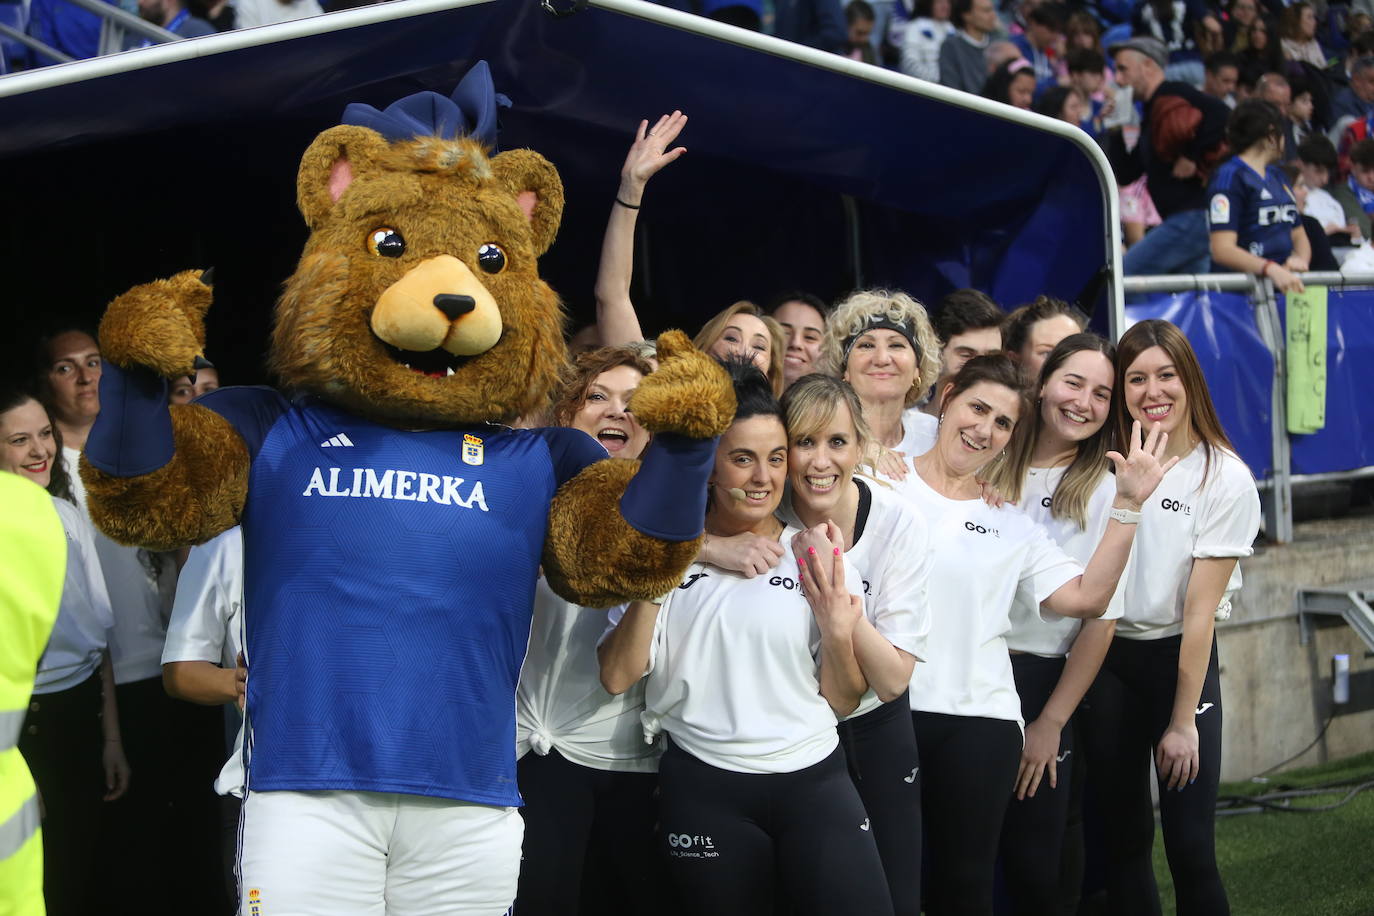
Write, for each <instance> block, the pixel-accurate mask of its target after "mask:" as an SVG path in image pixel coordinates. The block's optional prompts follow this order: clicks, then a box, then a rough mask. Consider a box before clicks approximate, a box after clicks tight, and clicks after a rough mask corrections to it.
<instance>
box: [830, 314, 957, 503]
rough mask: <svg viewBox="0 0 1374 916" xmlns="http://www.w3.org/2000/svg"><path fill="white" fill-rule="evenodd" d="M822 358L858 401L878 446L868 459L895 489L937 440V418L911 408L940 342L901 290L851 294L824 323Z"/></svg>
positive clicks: (934, 370)
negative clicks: (917, 458) (823, 356)
mask: <svg viewBox="0 0 1374 916" xmlns="http://www.w3.org/2000/svg"><path fill="white" fill-rule="evenodd" d="M824 354H825V359H826V361H827V362H828V363H829V365H830V368H831V371H832V373H833V374H835V375H838V376H840V377H841V378H843V379H844V380H845V381H846V382H848V383H849V384H850V385H851V386H852V387H853V389H854V392H855V393H856V394H857V395H858V396H859V401H860V402H861V403H862V404H863V419H864V422H865V423H867V424H868V428H869V429H870V430H871V431H872V434H873V441H874V443H875V445H876V446H880V447H881V448H875V450H874V451H873V452H871V453H870V454H868V455H867V456H865V457H866V458H868V459H870V461H871V463H873V464H874V465H875V466H876V467H877V469H878V472H879V475H880V476H881V477H883V478H884V479H886V480H888V481H890V482H892V483H893V484H894V486H896V488H897V489H898V490H899V491H900V490H901V489H902V487H903V481H905V480H906V479H907V478H908V477H909V476H910V473H911V459H912V458H914V457H916V456H917V455H920V454H922V453H924V452H926V451H928V450H929V449H930V447H931V446H932V445H933V444H934V443H935V429H936V423H935V418H934V417H933V416H930V415H928V414H924V413H922V412H921V411H920V410H919V409H918V408H917V406H916V403H917V402H918V401H919V400H920V398H921V395H922V394H923V393H924V392H925V391H926V390H927V389H929V388H930V386H931V385H933V384H934V383H935V378H936V376H937V375H939V373H940V355H939V354H940V344H939V341H938V339H937V338H936V336H935V330H934V329H933V328H932V327H931V326H930V319H929V318H927V317H926V310H925V308H924V307H922V305H921V304H920V303H919V302H917V301H916V300H915V299H913V298H911V297H910V296H908V295H907V294H906V293H900V292H889V291H887V290H860V291H859V292H856V293H853V294H851V295H850V296H849V298H847V299H845V300H844V301H843V302H841V303H840V304H839V305H837V306H836V307H835V310H834V311H833V312H831V313H830V317H829V318H827V319H826V322H825V345H824Z"/></svg>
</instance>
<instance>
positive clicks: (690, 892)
mask: <svg viewBox="0 0 1374 916" xmlns="http://www.w3.org/2000/svg"><path fill="white" fill-rule="evenodd" d="M659 785H660V787H661V790H662V800H661V811H662V821H661V826H662V836H661V840H660V848H661V849H663V850H664V852H665V853H666V854H667V856H668V869H669V872H670V873H671V875H672V877H673V882H674V886H675V889H676V891H677V894H678V896H679V897H680V899H681V900H682V902H683V905H684V909H685V910H686V911H687V912H688V913H693V914H697V913H699V914H703V916H732V914H739V916H758V914H767V913H769V912H771V911H772V908H773V892H774V888H775V887H776V886H777V885H778V883H781V886H782V887H783V888H784V889H785V890H786V892H787V894H788V898H789V903H790V909H791V911H792V912H794V913H797V914H803V916H811V914H814V916H851V914H855V913H863V914H865V916H868V914H874V916H889V914H891V913H892V903H891V901H890V900H889V899H888V891H887V884H886V883H885V882H884V880H883V867H882V862H881V860H880V859H879V858H878V848H877V846H876V844H874V842H873V833H872V830H871V823H870V821H869V819H868V815H867V814H865V813H864V807H863V803H862V802H860V801H859V794H858V792H856V791H855V790H854V785H853V783H851V782H850V780H849V774H848V773H846V772H845V763H844V754H842V753H841V752H840V749H839V748H836V749H835V750H834V752H833V753H831V755H830V756H829V757H827V758H826V759H825V760H822V761H821V762H820V763H817V764H815V765H814V766H809V767H807V768H806V769H803V770H798V771H796V772H794V773H768V774H756V773H736V772H732V771H730V770H722V769H719V768H717V767H713V766H710V765H708V764H706V763H703V762H702V761H700V760H698V759H696V758H695V757H693V756H692V755H691V754H688V753H687V752H686V751H683V750H682V749H680V748H678V747H676V746H673V745H671V744H670V745H669V748H668V750H667V751H666V752H665V753H664V755H663V759H662V760H661V761H660V763H659Z"/></svg>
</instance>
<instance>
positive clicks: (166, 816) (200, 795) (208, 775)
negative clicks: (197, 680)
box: [100, 677, 230, 916]
mask: <svg viewBox="0 0 1374 916" xmlns="http://www.w3.org/2000/svg"><path fill="white" fill-rule="evenodd" d="M115 695H116V696H117V697H118V701H119V722H120V730H121V735H122V737H123V739H124V753H125V754H126V755H127V756H128V758H129V769H130V770H131V771H132V775H131V776H130V779H129V791H128V793H127V794H126V795H125V796H124V797H123V798H121V799H119V800H118V801H115V802H111V803H109V804H107V805H105V806H104V809H103V811H102V817H101V822H102V823H101V840H100V843H101V850H102V854H101V856H100V863H101V864H102V865H103V867H104V869H105V872H106V874H105V876H104V877H103V878H102V881H103V882H104V883H103V884H102V887H103V888H104V889H105V893H106V895H107V899H109V900H111V901H115V902H114V903H113V904H111V907H112V909H111V912H114V913H123V912H139V913H147V914H150V916H156V914H163V913H166V914H172V916H180V914H183V913H219V912H223V911H224V909H225V908H226V907H227V906H228V905H230V902H229V901H226V900H224V899H223V894H224V881H223V879H222V877H221V875H222V870H221V862H220V807H219V796H217V795H215V789H214V783H215V777H216V776H218V775H219V771H220V768H221V767H222V766H223V765H224V712H223V710H222V709H221V708H220V707H218V706H200V705H198V704H194V703H188V702H185V701H183V700H176V699H173V698H172V697H170V696H168V695H167V691H166V690H164V689H163V687H162V678H160V677H153V678H147V679H145V680H141V681H132V682H130V683H127V684H120V685H119V686H118V687H116V688H115ZM150 862H151V863H156V869H157V874H158V875H159V876H160V879H159V880H157V881H149V880H147V874H148V869H149V867H150V866H149V863H150ZM129 901H137V902H136V903H129ZM126 907H127V908H126Z"/></svg>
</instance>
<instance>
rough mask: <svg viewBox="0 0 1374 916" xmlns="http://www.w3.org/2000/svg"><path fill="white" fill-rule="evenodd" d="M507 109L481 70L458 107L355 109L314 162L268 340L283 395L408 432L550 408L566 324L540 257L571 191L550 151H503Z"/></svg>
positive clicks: (309, 162)
mask: <svg viewBox="0 0 1374 916" xmlns="http://www.w3.org/2000/svg"><path fill="white" fill-rule="evenodd" d="M501 104H506V105H509V101H508V100H506V99H505V97H504V96H499V95H497V94H496V93H495V92H494V91H493V88H492V83H491V76H490V73H489V71H488V69H487V65H486V63H485V62H483V63H479V64H478V65H477V66H476V67H474V68H473V70H472V71H471V72H469V73H468V75H467V76H466V77H465V78H464V80H463V82H462V83H461V84H460V85H459V87H458V89H457V90H456V91H455V92H454V94H453V97H452V98H445V97H443V96H440V95H438V94H436V93H432V92H424V93H419V94H418V95H414V96H409V97H407V98H405V99H402V100H401V101H399V102H397V103H395V104H394V105H392V106H390V107H389V108H387V109H386V110H385V111H378V110H376V109H375V108H372V107H370V106H366V105H356V104H355V105H350V106H348V108H347V109H346V110H345V112H344V124H342V125H340V126H338V127H334V128H331V129H329V130H326V131H325V132H324V133H322V134H320V135H319V136H318V137H317V138H316V139H315V142H314V143H312V144H311V145H310V148H309V149H308V150H306V153H305V156H304V157H303V158H302V160H301V167H300V173H299V177H298V179H297V199H298V202H299V205H300V209H301V213H302V215H304V217H305V221H306V223H307V225H308V226H309V227H310V238H309V240H308V241H307V242H306V246H305V252H304V254H303V255H302V257H301V262H300V264H299V266H298V267H297V269H296V272H295V273H294V274H293V275H292V276H291V278H290V279H289V280H288V281H287V284H286V289H285V292H284V293H283V295H282V298H281V300H280V301H279V302H278V304H277V312H276V322H275V326H274V328H273V336H272V365H273V368H274V370H275V371H276V372H277V374H278V375H279V376H280V377H281V379H282V381H283V382H284V383H285V384H286V385H287V386H289V387H291V388H293V389H295V390H298V391H303V392H310V393H313V394H316V395H319V396H321V397H323V398H325V399H326V400H329V401H332V402H334V403H337V404H339V405H341V406H344V407H346V408H348V409H350V410H352V411H355V412H357V413H360V414H362V415H364V416H368V417H370V418H372V419H374V420H377V421H379V422H383V423H389V424H392V425H398V426H407V427H433V426H448V425H454V424H458V423H474V422H481V421H486V420H495V421H500V420H508V419H511V418H513V417H516V416H518V415H520V414H523V413H527V412H529V411H531V410H533V409H536V408H538V407H541V406H543V405H544V404H545V403H546V400H547V397H548V393H549V391H550V390H551V389H552V387H553V385H554V384H555V383H556V381H557V377H558V372H559V368H560V367H561V365H562V363H563V360H564V346H563V336H562V335H563V315H562V309H561V306H560V304H559V301H558V297H557V296H556V295H555V294H554V292H553V291H552V290H551V289H550V288H549V287H548V285H547V284H545V283H544V282H543V281H542V280H541V279H540V278H539V273H538V265H537V258H538V257H539V256H540V255H541V254H543V253H544V252H545V251H546V250H547V249H548V247H549V245H550V244H551V243H552V242H553V238H554V235H555V233H556V232H557V231H558V224H559V220H560V219H561V217H562V213H563V186H562V183H561V182H560V181H559V178H558V173H557V172H556V171H555V170H554V168H553V166H552V165H551V164H550V163H549V162H548V161H547V160H546V159H544V157H542V156H540V155H539V154H538V153H535V152H532V151H530V150H510V151H507V152H504V153H500V154H493V149H494V147H495V138H496V112H497V108H498V106H500V105H501Z"/></svg>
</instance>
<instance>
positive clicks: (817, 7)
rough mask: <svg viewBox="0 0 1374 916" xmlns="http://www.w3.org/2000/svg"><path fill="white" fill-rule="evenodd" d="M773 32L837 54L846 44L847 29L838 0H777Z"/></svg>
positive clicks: (781, 36)
mask: <svg viewBox="0 0 1374 916" xmlns="http://www.w3.org/2000/svg"><path fill="white" fill-rule="evenodd" d="M773 34H774V35H776V36H777V37H778V38H784V39H786V40H788V41H795V42H796V43H797V44H799V45H807V46H808V47H812V48H820V49H821V50H822V51H834V52H835V53H837V54H843V53H844V52H845V50H846V48H847V46H848V43H849V28H848V26H846V25H845V21H844V9H843V8H842V7H841V6H840V0H776V2H774V4H773Z"/></svg>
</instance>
